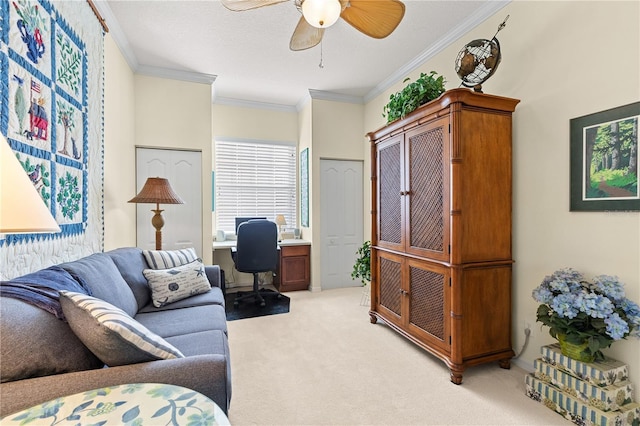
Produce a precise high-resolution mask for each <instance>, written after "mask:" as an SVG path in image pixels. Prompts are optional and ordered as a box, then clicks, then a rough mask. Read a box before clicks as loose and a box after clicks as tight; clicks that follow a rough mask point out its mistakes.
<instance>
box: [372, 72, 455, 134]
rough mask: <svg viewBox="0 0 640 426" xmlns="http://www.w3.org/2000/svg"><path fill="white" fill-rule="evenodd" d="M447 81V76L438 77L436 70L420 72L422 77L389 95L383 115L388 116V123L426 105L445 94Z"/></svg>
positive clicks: (405, 80)
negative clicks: (427, 72) (426, 72)
mask: <svg viewBox="0 0 640 426" xmlns="http://www.w3.org/2000/svg"><path fill="white" fill-rule="evenodd" d="M408 80H409V78H405V79H404V81H403V83H406V82H407V81H408ZM446 82H447V81H446V80H445V78H444V77H443V76H439V77H438V76H437V73H436V72H435V71H431V72H430V73H429V74H425V73H420V78H418V79H417V80H416V81H414V82H413V83H409V84H407V85H406V86H405V88H404V89H402V90H401V91H399V92H398V93H394V94H392V95H391V96H390V97H389V103H388V104H386V105H385V106H384V109H383V112H382V116H383V117H386V118H387V123H391V122H392V121H395V120H397V119H399V118H403V117H404V116H405V115H407V114H409V113H410V112H412V111H414V110H415V109H416V108H418V107H419V106H420V105H424V104H426V103H427V102H429V101H432V100H434V99H436V98H437V97H438V96H440V95H441V94H443V93H444V91H445V88H444V84H445V83H446Z"/></svg>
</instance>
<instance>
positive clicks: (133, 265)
mask: <svg viewBox="0 0 640 426" xmlns="http://www.w3.org/2000/svg"><path fill="white" fill-rule="evenodd" d="M105 254H107V255H108V256H109V257H110V258H111V260H113V263H115V264H116V267H117V268H118V270H119V271H120V274H121V275H122V278H124V280H125V281H126V282H127V284H129V287H130V288H131V291H132V292H133V295H134V297H135V298H136V301H137V302H138V309H141V308H142V307H143V306H146V305H147V304H148V303H149V302H150V301H151V289H150V288H149V284H148V283H147V279H146V278H145V277H144V275H143V274H142V270H143V269H147V268H148V267H149V265H147V260H146V259H145V258H144V256H143V254H142V249H140V248H137V247H123V248H117V249H114V250H110V251H107V252H105Z"/></svg>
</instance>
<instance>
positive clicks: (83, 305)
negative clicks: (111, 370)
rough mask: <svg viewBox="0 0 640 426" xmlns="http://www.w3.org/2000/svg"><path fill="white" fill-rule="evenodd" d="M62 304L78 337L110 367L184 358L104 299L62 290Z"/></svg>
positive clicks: (171, 346) (172, 347)
mask: <svg viewBox="0 0 640 426" xmlns="http://www.w3.org/2000/svg"><path fill="white" fill-rule="evenodd" d="M60 304H61V305H62V310H63V312H64V315H65V317H66V318H67V321H68V322H69V326H70V327H71V329H72V330H73V332H74V333H75V334H76V336H78V338H79V339H80V340H81V341H82V343H84V345H85V346H86V347H87V348H89V350H90V351H91V352H93V353H94V354H95V355H96V356H97V357H98V358H100V360H101V361H102V362H104V363H105V364H107V365H108V366H116V365H126V364H135V363H138V362H146V361H155V360H159V359H172V358H184V355H183V354H182V353H181V352H180V351H179V350H178V349H176V348H175V347H174V346H173V345H171V344H170V343H169V342H167V341H166V340H164V339H163V338H162V337H160V336H158V335H157V334H155V333H153V332H152V331H150V330H149V329H147V328H146V327H145V326H143V325H142V324H140V323H139V322H138V321H136V320H134V319H133V318H131V317H130V316H129V315H128V314H127V313H126V312H124V311H123V310H121V309H119V308H116V307H115V306H113V305H111V304H110V303H107V302H105V301H104V300H100V299H97V298H95V297H92V296H87V295H86V294H82V293H75V292H72V291H65V290H63V291H60Z"/></svg>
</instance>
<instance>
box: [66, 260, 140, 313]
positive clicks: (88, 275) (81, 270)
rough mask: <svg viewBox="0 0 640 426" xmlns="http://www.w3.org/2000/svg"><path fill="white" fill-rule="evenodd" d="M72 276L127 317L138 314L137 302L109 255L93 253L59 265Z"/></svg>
mask: <svg viewBox="0 0 640 426" xmlns="http://www.w3.org/2000/svg"><path fill="white" fill-rule="evenodd" d="M60 267H62V268H63V269H65V270H67V271H69V272H70V273H71V274H72V275H76V276H79V277H80V278H82V279H83V280H84V282H85V283H86V284H87V286H88V287H89V289H90V290H91V294H92V295H94V296H95V297H97V298H98V299H101V300H104V301H105V302H108V303H110V304H112V305H114V306H116V307H118V308H120V309H122V310H123V311H125V312H126V313H127V314H129V316H134V315H135V314H136V312H138V302H137V301H136V298H135V297H134V295H133V292H132V291H131V288H129V285H128V284H127V282H126V281H125V280H124V278H122V275H120V271H119V270H118V268H117V267H116V264H115V263H113V260H112V259H111V257H109V255H107V254H104V253H94V254H92V255H90V256H87V257H83V258H82V259H78V260H75V261H73V262H67V263H63V264H61V265H60Z"/></svg>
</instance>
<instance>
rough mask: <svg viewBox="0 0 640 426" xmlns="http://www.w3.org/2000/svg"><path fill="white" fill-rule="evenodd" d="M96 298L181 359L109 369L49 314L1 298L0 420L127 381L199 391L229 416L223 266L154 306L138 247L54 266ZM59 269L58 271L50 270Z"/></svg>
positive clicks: (146, 265)
mask: <svg viewBox="0 0 640 426" xmlns="http://www.w3.org/2000/svg"><path fill="white" fill-rule="evenodd" d="M57 266H59V267H60V268H61V270H60V271H59V273H61V274H62V273H63V272H65V271H66V272H68V274H69V275H71V276H72V277H73V278H74V279H77V280H78V281H79V282H82V283H83V284H84V285H85V286H86V287H88V288H89V290H90V293H91V294H92V295H93V297H96V298H98V299H101V300H104V301H106V302H108V303H109V304H111V305H113V306H115V307H117V308H119V309H121V310H123V311H124V312H126V313H127V314H129V315H130V316H131V317H132V318H134V320H135V321H137V322H138V323H139V324H142V325H143V326H144V327H146V328H147V329H148V330H150V331H151V332H153V333H155V334H156V335H158V336H160V337H161V338H163V339H164V340H165V341H166V342H168V343H170V344H171V345H172V346H173V347H175V348H177V349H178V350H179V351H180V352H181V353H182V354H183V355H184V357H180V358H174V359H158V360H153V361H147V362H138V363H132V364H125V365H117V366H106V365H105V364H104V362H102V361H100V359H99V358H98V357H97V356H96V355H94V354H93V353H92V352H91V351H90V350H89V349H88V348H87V347H86V346H85V345H84V344H83V343H82V341H81V340H80V339H79V338H78V337H77V336H76V334H75V333H74V332H73V330H72V328H71V327H70V326H69V324H68V323H67V322H65V321H63V320H61V319H58V318H57V317H56V316H54V315H53V314H52V313H50V312H47V311H46V310H43V309H40V308H39V307H36V306H34V305H33V304H30V303H27V302H25V301H22V300H19V299H16V298H14V297H0V309H1V311H0V379H1V384H0V417H5V416H6V415H8V414H11V413H14V412H17V411H20V410H23V409H25V408H28V407H31V406H33V405H36V404H39V403H42V402H45V401H48V400H51V399H54V398H57V397H60V396H64V395H70V394H74V393H77V392H81V391H87V390H91V389H96V388H102V387H108V386H114V385H120V384H125V383H168V384H173V385H178V386H183V387H187V388H190V389H193V390H196V391H198V392H200V393H202V394H204V395H206V396H208V397H209V398H211V399H212V400H213V401H214V402H216V404H218V405H219V406H220V407H221V408H222V410H223V411H224V412H225V413H227V412H228V409H229V404H230V401H231V365H230V358H229V346H228V341H227V325H226V316H225V306H224V296H223V293H222V291H221V284H222V282H221V277H220V268H219V267H218V266H206V267H205V273H206V277H207V278H208V280H209V283H210V285H211V290H210V291H206V292H205V293H202V294H197V295H194V296H190V297H187V298H185V299H182V300H179V301H176V302H173V303H169V304H166V305H164V306H162V307H156V306H155V305H154V304H153V303H152V297H151V296H152V295H151V289H150V287H149V285H148V282H147V279H146V278H145V276H144V275H143V270H145V269H148V268H149V265H148V263H147V261H146V259H145V257H144V255H143V252H142V250H141V249H138V248H120V249H116V250H112V251H108V252H105V253H95V254H92V255H90V256H87V257H84V258H81V259H78V260H76V261H73V262H68V263H63V264H60V265H57ZM53 272H54V273H57V272H56V271H53Z"/></svg>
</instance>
